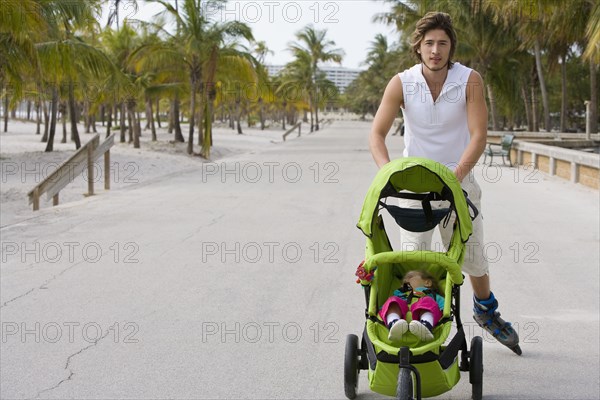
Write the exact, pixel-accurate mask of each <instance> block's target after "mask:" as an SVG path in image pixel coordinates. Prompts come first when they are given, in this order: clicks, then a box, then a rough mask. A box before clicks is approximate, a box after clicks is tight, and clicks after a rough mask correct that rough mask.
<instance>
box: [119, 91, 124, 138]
mask: <svg viewBox="0 0 600 400" xmlns="http://www.w3.org/2000/svg"><path fill="white" fill-rule="evenodd" d="M119 124H120V126H119V129H120V131H121V139H120V140H121V143H125V102H124V101H121V103H120V104H119Z"/></svg>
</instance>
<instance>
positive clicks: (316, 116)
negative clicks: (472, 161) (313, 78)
mask: <svg viewBox="0 0 600 400" xmlns="http://www.w3.org/2000/svg"><path fill="white" fill-rule="evenodd" d="M314 105H315V131H318V130H319V89H318V88H317V89H315V100H314Z"/></svg>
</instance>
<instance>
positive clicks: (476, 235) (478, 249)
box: [400, 174, 489, 276]
mask: <svg viewBox="0 0 600 400" xmlns="http://www.w3.org/2000/svg"><path fill="white" fill-rule="evenodd" d="M461 186H462V188H463V189H464V190H465V191H466V192H467V193H468V196H469V200H471V201H472V202H473V204H474V205H475V207H477V210H479V214H478V215H477V218H475V220H474V221H473V234H472V235H471V237H470V238H469V241H468V242H467V243H466V254H465V259H464V263H463V266H462V270H463V272H465V273H466V274H469V275H472V276H483V275H487V274H488V272H489V266H488V261H487V259H486V258H485V254H484V253H485V247H484V241H483V221H482V219H483V216H482V215H483V213H482V211H481V187H479V184H478V183H477V181H476V180H475V177H474V176H473V174H470V175H469V176H467V177H465V178H464V179H463V182H462V184H461ZM400 207H405V208H421V207H422V206H421V202H420V201H415V200H407V199H400ZM431 207H432V208H443V207H448V202H437V201H436V202H432V203H431ZM455 219H456V213H452V217H451V219H450V221H449V222H448V224H446V227H444V221H442V222H440V224H439V225H438V226H437V228H438V229H439V230H440V235H441V237H442V242H443V243H444V246H448V243H450V239H451V238H452V226H453V225H454V220H455ZM435 229H436V228H434V229H432V230H430V231H427V232H410V231H407V230H405V229H402V228H400V246H401V250H402V251H410V250H434V251H440V252H445V251H446V249H445V248H444V249H439V248H436V249H432V248H431V244H432V238H433V232H434V231H435Z"/></svg>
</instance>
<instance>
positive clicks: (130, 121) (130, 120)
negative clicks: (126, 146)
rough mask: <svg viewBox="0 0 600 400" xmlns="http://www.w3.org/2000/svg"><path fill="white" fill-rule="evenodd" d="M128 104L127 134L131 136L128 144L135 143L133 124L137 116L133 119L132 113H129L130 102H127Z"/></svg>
mask: <svg viewBox="0 0 600 400" xmlns="http://www.w3.org/2000/svg"><path fill="white" fill-rule="evenodd" d="M127 103H128V104H127V132H128V134H129V138H128V140H127V143H133V129H134V128H133V123H134V121H135V115H134V116H133V118H132V117H131V112H130V111H129V101H127Z"/></svg>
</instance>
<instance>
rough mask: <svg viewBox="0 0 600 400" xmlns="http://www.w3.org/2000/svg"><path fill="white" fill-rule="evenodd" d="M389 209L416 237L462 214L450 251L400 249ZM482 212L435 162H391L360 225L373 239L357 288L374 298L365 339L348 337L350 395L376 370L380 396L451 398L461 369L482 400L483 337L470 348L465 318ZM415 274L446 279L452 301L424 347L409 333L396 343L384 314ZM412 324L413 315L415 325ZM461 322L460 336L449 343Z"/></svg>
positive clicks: (443, 284) (442, 282)
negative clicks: (463, 294) (362, 376)
mask: <svg viewBox="0 0 600 400" xmlns="http://www.w3.org/2000/svg"><path fill="white" fill-rule="evenodd" d="M387 198H406V199H412V200H419V201H420V202H421V205H422V208H417V209H414V208H401V207H398V206H392V205H389V204H386V203H385V202H384V200H385V199H387ZM435 201H444V203H441V204H442V207H445V208H438V207H434V208H432V207H431V204H432V202H435ZM446 205H447V206H446ZM383 209H387V210H388V212H389V213H390V214H391V215H392V217H394V219H395V220H396V222H397V223H398V224H400V226H402V228H404V229H407V230H410V231H416V232H423V231H427V230H430V229H433V228H434V227H435V226H437V224H439V223H448V222H449V219H450V217H451V215H452V214H455V215H456V218H455V220H454V221H455V222H454V225H453V234H452V238H451V241H450V244H449V246H448V249H447V251H446V252H445V253H442V252H435V251H425V250H413V251H394V250H393V249H392V246H391V244H390V241H389V239H388V236H387V234H386V232H385V228H384V225H383V217H382V215H381V213H380V212H381V210H383ZM477 212H478V211H477V210H476V208H475V207H474V206H473V205H472V203H471V202H470V201H469V200H468V199H467V198H466V195H465V192H463V190H462V188H461V186H460V183H459V182H458V180H457V179H456V177H455V175H454V173H453V172H452V171H451V170H450V169H448V168H447V167H445V166H444V165H442V164H439V163H437V162H435V161H432V160H428V159H424V158H416V157H406V158H401V159H398V160H395V161H392V162H390V163H388V164H386V165H385V166H384V167H382V168H381V169H380V171H379V172H378V174H377V175H376V176H375V179H374V180H373V182H372V184H371V186H370V188H369V191H368V193H367V196H366V198H365V201H364V204H363V208H362V212H361V215H360V220H359V222H358V225H357V226H358V228H359V229H360V230H361V231H362V232H363V233H364V234H365V236H366V237H367V241H366V254H365V260H364V261H363V263H361V266H359V271H357V276H358V277H359V278H358V280H357V282H358V283H360V284H361V285H362V287H363V288H364V294H365V299H366V310H365V316H366V322H365V326H364V331H363V334H362V338H361V339H360V340H359V338H358V336H357V335H353V334H351V335H348V336H347V338H346V349H345V357H344V389H345V393H346V397H348V398H349V399H353V398H355V397H356V393H357V387H358V377H359V373H360V371H362V370H367V371H368V381H369V387H370V389H371V390H372V391H374V392H377V393H381V394H384V395H388V396H396V398H397V399H401V400H408V399H414V398H416V399H421V398H422V397H433V396H437V395H439V394H442V393H445V392H447V391H449V390H450V389H452V388H453V387H454V386H455V385H456V384H457V383H458V381H459V379H460V371H468V372H469V380H470V383H471V385H472V396H473V399H476V400H477V399H481V397H482V385H483V341H482V338H481V337H480V336H476V337H474V338H473V339H472V340H471V345H470V348H467V341H466V337H465V332H464V329H463V326H462V322H461V319H460V286H461V285H462V283H463V279H464V277H463V274H462V272H461V265H462V262H463V259H464V255H465V243H466V242H467V240H468V239H469V236H470V235H471V233H472V224H471V221H472V218H473V219H474V218H475V216H476V215H477ZM471 214H472V215H471ZM413 269H418V270H425V271H427V272H428V273H429V274H431V275H432V276H433V277H435V278H436V279H437V280H438V282H439V287H440V291H442V292H443V293H440V294H441V295H442V296H443V297H444V298H445V303H444V304H445V305H444V309H443V310H442V319H441V320H440V321H439V322H438V324H437V325H436V326H435V328H434V329H433V335H434V339H433V341H430V342H427V343H425V342H421V341H420V339H419V338H417V337H416V336H414V335H413V334H411V333H407V334H405V335H403V336H402V339H401V341H400V342H399V343H398V342H394V343H392V342H390V341H389V340H388V329H387V327H386V325H385V322H384V321H382V320H381V317H380V316H379V315H378V311H379V309H380V307H381V306H382V305H383V304H384V302H385V301H386V300H387V298H388V297H389V296H390V295H391V294H392V293H393V291H394V289H396V288H399V287H401V286H402V279H403V276H404V274H405V273H406V272H408V271H409V270H413ZM410 318H411V315H410V313H408V315H407V316H406V319H407V321H410ZM453 321H454V322H456V333H455V334H454V336H453V337H452V338H451V340H449V342H448V343H446V342H447V340H448V339H449V336H450V332H451V328H452V323H453Z"/></svg>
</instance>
